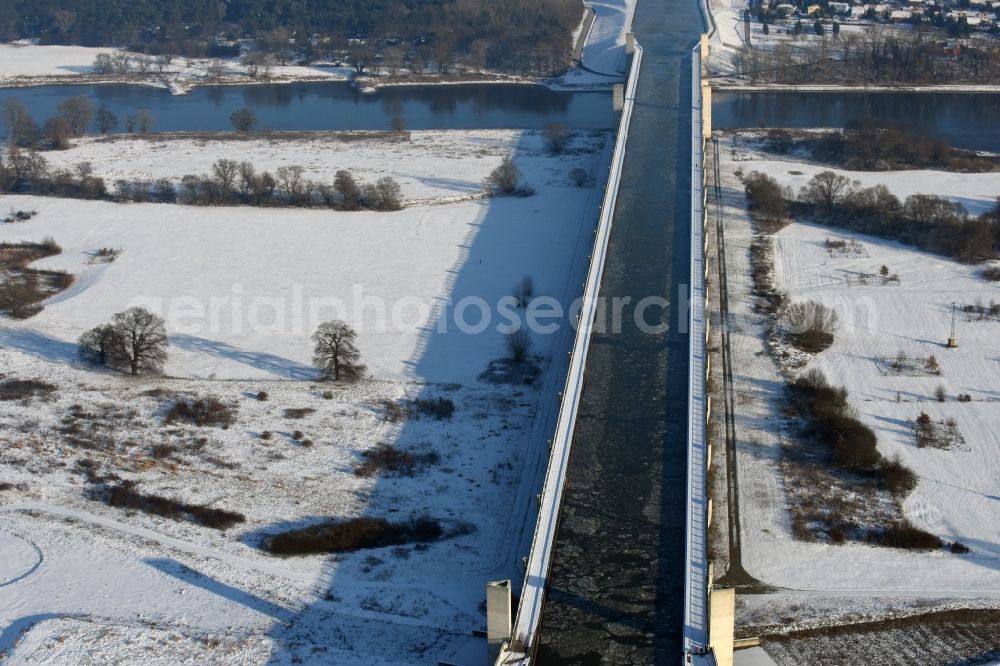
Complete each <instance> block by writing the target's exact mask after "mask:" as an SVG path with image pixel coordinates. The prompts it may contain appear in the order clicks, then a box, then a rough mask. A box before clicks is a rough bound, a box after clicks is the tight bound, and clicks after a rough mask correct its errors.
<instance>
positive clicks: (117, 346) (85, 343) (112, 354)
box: [77, 324, 124, 366]
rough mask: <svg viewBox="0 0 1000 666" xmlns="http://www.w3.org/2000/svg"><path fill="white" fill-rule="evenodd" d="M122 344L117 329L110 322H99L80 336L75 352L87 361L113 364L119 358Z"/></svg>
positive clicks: (104, 364) (105, 364) (98, 363)
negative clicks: (99, 323) (98, 324)
mask: <svg viewBox="0 0 1000 666" xmlns="http://www.w3.org/2000/svg"><path fill="white" fill-rule="evenodd" d="M123 345H124V341H123V340H122V337H121V335H120V334H119V332H118V329H116V328H115V327H114V326H112V325H111V324H101V325H100V326H95V327H94V328H92V329H90V330H89V331H87V332H86V333H84V334H83V335H81V336H80V340H79V341H78V342H77V353H78V354H79V355H80V359H81V360H82V361H85V362H87V363H92V364H94V365H101V366H113V365H116V364H117V363H118V361H119V360H120V357H121V353H122V347H123Z"/></svg>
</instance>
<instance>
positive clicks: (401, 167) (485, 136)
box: [45, 130, 606, 203]
mask: <svg viewBox="0 0 1000 666" xmlns="http://www.w3.org/2000/svg"><path fill="white" fill-rule="evenodd" d="M409 134H410V137H411V140H410V141H408V142H407V141H403V142H396V141H395V140H393V139H392V138H391V137H389V138H386V137H385V136H384V135H383V137H382V138H372V139H366V140H354V139H352V140H351V141H341V140H339V138H332V139H331V137H330V136H329V135H324V134H323V133H316V134H307V135H306V136H305V137H299V136H296V135H294V134H291V135H289V134H277V135H274V136H273V137H260V138H258V137H253V135H251V137H249V138H248V137H246V136H243V135H230V136H228V137H225V136H224V135H223V136H220V138H217V139H213V138H209V137H208V136H206V137H198V138H176V137H172V136H171V135H169V134H165V135H159V136H156V135H154V136H152V137H149V138H143V137H132V136H128V135H114V136H111V137H86V138H81V139H78V140H74V141H73V146H72V147H71V148H70V149H68V150H60V151H49V152H46V153H45V158H46V159H47V160H48V161H49V164H50V165H51V166H53V167H55V168H69V169H71V168H72V167H74V166H75V165H76V164H79V163H80V162H90V163H91V164H92V165H93V166H94V175H96V176H100V177H103V178H104V179H105V181H106V182H107V184H108V186H109V187H113V185H114V182H115V181H116V180H119V179H124V180H129V181H143V182H147V183H152V182H155V181H157V180H159V179H161V178H165V179H168V180H171V181H173V182H174V184H175V185H176V184H178V183H179V181H180V179H181V177H182V176H184V175H185V174H196V175H197V174H204V173H210V172H211V168H212V164H213V163H214V162H215V161H216V160H219V159H231V160H235V161H238V162H241V161H248V162H251V163H252V164H253V165H254V167H255V168H256V169H257V170H258V171H265V170H266V171H270V172H271V173H272V174H273V173H274V172H275V171H276V170H277V168H278V167H281V166H289V165H300V166H302V167H304V168H305V173H304V174H303V176H304V177H305V178H308V179H310V180H313V181H316V182H320V183H326V184H330V183H332V182H333V179H334V175H335V174H336V173H337V171H339V170H341V169H345V170H347V171H350V172H351V173H353V174H354V176H355V177H356V178H358V179H360V180H362V181H367V182H374V181H376V180H378V179H379V178H382V177H384V176H391V177H393V178H395V179H396V180H397V181H398V182H399V184H400V186H401V187H402V191H403V199H404V200H407V201H410V202H425V203H434V202H440V201H448V200H450V199H455V198H466V197H470V196H475V195H479V194H481V193H482V185H481V183H482V179H483V178H485V177H486V176H487V175H488V174H489V173H490V172H491V171H492V170H493V169H494V168H496V167H497V165H499V164H500V162H501V160H502V159H503V157H504V156H505V155H507V154H508V153H510V152H511V151H512V150H514V149H517V150H518V151H519V153H520V155H521V156H522V160H531V161H532V163H534V162H536V161H538V162H539V168H538V169H535V168H534V167H533V166H531V165H530V164H525V169H526V170H528V171H529V173H528V175H527V178H536V179H537V178H542V179H544V181H545V182H549V181H552V182H556V181H558V179H559V178H564V179H567V180H566V184H567V185H568V184H569V181H568V176H567V175H566V174H568V172H569V170H570V169H572V168H573V166H574V163H573V161H572V159H571V158H567V161H565V162H562V161H560V160H545V159H544V156H543V155H542V152H543V145H542V137H541V136H540V135H539V134H538V133H534V132H531V133H526V132H521V131H514V130H475V131H466V130H451V131H448V130H444V131H441V130H435V131H414V132H410V133H409ZM605 137H606V133H605V132H593V133H582V132H581V133H578V135H577V138H576V139H575V140H574V141H575V142H574V146H573V148H574V149H577V150H584V151H593V150H597V149H599V148H600V146H601V145H602V144H603V142H604V140H605ZM401 155H403V156H405V159H400V156H401ZM539 158H541V161H539ZM564 170H565V171H564ZM563 171H564V172H563Z"/></svg>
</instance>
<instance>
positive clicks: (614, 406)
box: [535, 0, 703, 666]
mask: <svg viewBox="0 0 1000 666" xmlns="http://www.w3.org/2000/svg"><path fill="white" fill-rule="evenodd" d="M634 26H635V31H636V35H637V37H638V41H639V43H640V44H641V45H642V46H643V48H644V49H645V54H644V56H643V61H642V67H641V69H640V71H639V82H638V88H637V91H636V104H635V111H634V113H633V116H632V122H631V127H630V129H629V136H628V145H627V147H626V157H625V167H624V171H623V174H622V179H621V187H620V189H619V195H618V202H617V204H616V208H615V214H614V226H613V227H612V231H611V238H610V242H609V246H608V254H607V261H606V264H605V272H604V276H603V279H602V281H601V292H600V295H601V297H602V298H603V299H604V302H605V303H606V304H613V303H614V302H615V300H616V299H617V300H618V302H623V303H631V306H632V307H628V306H627V307H626V308H625V309H624V312H625V313H626V315H625V316H623V317H621V329H620V330H615V329H614V323H613V322H614V319H615V317H614V315H613V310H614V305H610V306H609V307H608V310H609V311H606V312H605V313H603V315H604V316H603V320H604V321H605V322H609V323H610V326H611V328H610V329H609V330H605V331H603V332H602V331H598V332H595V333H594V335H593V338H592V340H591V347H590V351H589V353H588V356H587V368H586V379H585V385H584V389H583V394H582V397H581V400H580V408H579V413H578V417H577V422H576V430H575V433H574V438H573V449H572V452H571V454H570V462H569V468H568V471H567V485H566V490H565V494H564V496H563V509H562V516H561V522H560V525H559V528H558V532H557V534H556V543H555V549H554V551H553V559H552V571H551V576H550V579H549V585H548V591H547V592H548V593H547V597H546V600H545V603H544V605H543V608H542V614H541V632H540V637H539V639H538V641H539V645H538V650H537V653H536V662H535V663H537V664H567V665H568V664H593V665H595V666H596V665H598V664H614V665H617V664H622V665H625V664H669V665H671V666H673V665H675V664H679V663H681V661H682V658H683V657H682V650H683V645H682V638H683V626H684V573H685V533H686V522H685V521H686V518H687V484H686V480H687V444H688V440H687V435H688V427H687V414H688V376H689V369H690V363H689V356H688V351H689V342H690V340H689V338H690V336H689V335H688V330H687V328H688V327H687V325H686V324H687V316H688V309H687V304H688V293H689V291H690V288H689V283H690V275H691V273H690V270H691V196H692V193H691V160H692V154H691V151H692V147H691V132H692V127H691V124H692V118H691V115H692V110H691V104H692V62H691V59H692V56H691V51H690V49H691V47H692V46H694V45H695V44H697V42H698V39H699V37H700V35H701V32H702V30H703V23H702V17H701V13H700V11H699V8H698V3H697V2H693V1H692V0H639V3H638V6H637V10H636V17H635V23H634ZM647 297H659V298H662V299H666V301H667V305H666V306H665V307H662V306H661V307H651V308H648V309H646V310H645V311H644V313H643V315H644V316H641V317H640V318H639V319H638V321H637V319H636V317H635V315H634V313H636V308H635V306H636V305H637V304H639V303H640V302H641V301H642V300H643V299H646V298H647ZM624 299H629V300H627V301H626V300H624ZM598 319H599V320H600V319H601V316H600V315H599V317H598Z"/></svg>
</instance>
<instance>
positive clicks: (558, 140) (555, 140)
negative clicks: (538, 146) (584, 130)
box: [544, 123, 571, 155]
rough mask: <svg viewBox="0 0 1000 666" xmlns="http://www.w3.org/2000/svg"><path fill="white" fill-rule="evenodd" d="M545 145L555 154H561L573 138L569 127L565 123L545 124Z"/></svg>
mask: <svg viewBox="0 0 1000 666" xmlns="http://www.w3.org/2000/svg"><path fill="white" fill-rule="evenodd" d="M544 136H545V147H546V149H547V150H548V151H549V152H550V153H552V154H553V155H559V154H560V153H562V152H563V151H564V150H566V146H568V145H569V140H570V138H571V135H570V131H569V128H568V127H567V126H566V125H565V124H564V123H549V124H548V125H546V126H545V131H544Z"/></svg>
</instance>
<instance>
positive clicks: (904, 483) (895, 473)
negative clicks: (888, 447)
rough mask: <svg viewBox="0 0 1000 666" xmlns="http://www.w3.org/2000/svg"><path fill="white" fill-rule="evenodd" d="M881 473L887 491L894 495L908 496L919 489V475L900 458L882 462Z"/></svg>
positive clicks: (894, 457)
mask: <svg viewBox="0 0 1000 666" xmlns="http://www.w3.org/2000/svg"><path fill="white" fill-rule="evenodd" d="M879 472H880V475H881V477H882V482H883V483H884V484H885V487H886V489H888V490H889V492H891V493H892V494H894V495H906V494H907V493H909V492H910V491H912V490H913V489H914V488H916V487H917V475H916V474H914V472H913V470H911V469H910V468H909V467H907V466H906V465H904V464H903V463H902V461H900V459H899V456H893V457H892V458H888V459H884V460H882V462H881V464H880V466H879Z"/></svg>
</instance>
